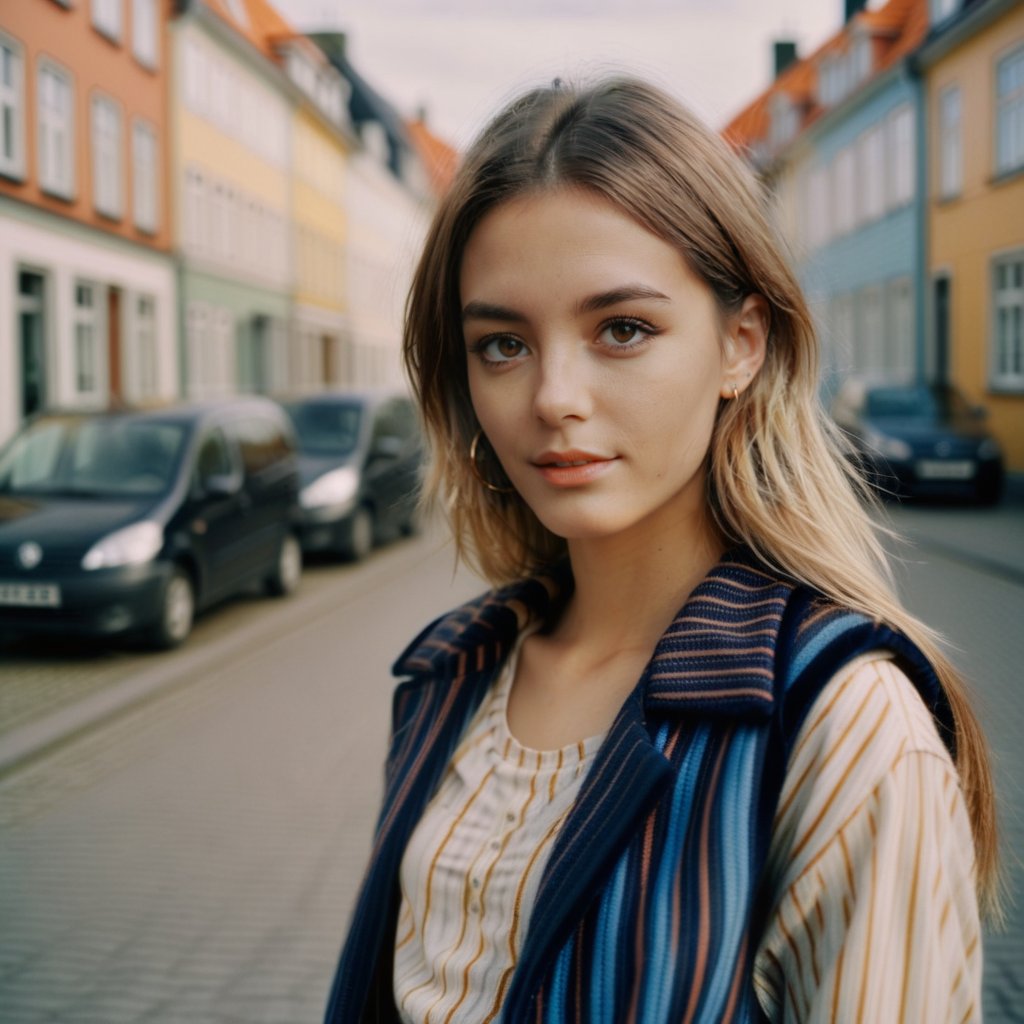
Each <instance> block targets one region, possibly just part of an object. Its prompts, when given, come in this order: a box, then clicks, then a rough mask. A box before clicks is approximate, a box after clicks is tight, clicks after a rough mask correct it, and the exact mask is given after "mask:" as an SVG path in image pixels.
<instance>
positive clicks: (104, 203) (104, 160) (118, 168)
mask: <svg viewBox="0 0 1024 1024" xmlns="http://www.w3.org/2000/svg"><path fill="white" fill-rule="evenodd" d="M90 121H91V124H90V131H91V142H92V197H93V205H94V206H95V207H96V212H97V213H101V214H103V216H104V217H110V218H113V219H114V220H120V219H121V217H122V216H124V123H123V122H124V115H123V113H122V111H121V105H120V104H119V103H118V102H117V100H115V99H114V98H113V97H111V96H107V95H106V94H105V93H101V92H94V93H93V94H92V103H91V104H90Z"/></svg>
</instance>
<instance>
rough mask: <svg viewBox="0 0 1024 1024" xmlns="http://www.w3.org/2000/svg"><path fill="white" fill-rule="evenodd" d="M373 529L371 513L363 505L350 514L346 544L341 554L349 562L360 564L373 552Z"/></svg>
mask: <svg viewBox="0 0 1024 1024" xmlns="http://www.w3.org/2000/svg"><path fill="white" fill-rule="evenodd" d="M375 528H376V527H375V524H374V521H373V513H372V512H371V511H370V510H369V508H367V507H366V506H365V505H360V506H359V508H357V509H356V510H355V512H353V513H352V527H351V529H350V530H349V535H348V544H347V545H346V546H345V548H344V550H343V551H342V554H343V555H344V556H345V557H346V558H347V559H348V560H349V561H351V562H361V561H362V560H363V559H364V558H365V557H366V556H367V555H368V554H369V553H370V552H371V551H372V550H373V540H374V530H375Z"/></svg>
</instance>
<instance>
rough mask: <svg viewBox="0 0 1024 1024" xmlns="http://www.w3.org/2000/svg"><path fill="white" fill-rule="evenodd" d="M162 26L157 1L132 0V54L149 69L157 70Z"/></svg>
mask: <svg viewBox="0 0 1024 1024" xmlns="http://www.w3.org/2000/svg"><path fill="white" fill-rule="evenodd" d="M159 42H160V25H159V22H158V21H157V7H156V0H132V53H133V54H135V59H136V60H137V61H138V62H139V63H140V64H144V65H145V66H146V67H147V68H156V66H157V65H158V64H159V62H160V57H159Z"/></svg>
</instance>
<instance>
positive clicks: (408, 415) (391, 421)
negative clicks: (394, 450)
mask: <svg viewBox="0 0 1024 1024" xmlns="http://www.w3.org/2000/svg"><path fill="white" fill-rule="evenodd" d="M415 429H416V417H415V414H414V413H413V411H412V405H411V403H409V402H408V401H406V400H405V399H402V398H392V399H389V400H388V401H386V402H385V403H384V404H383V405H381V407H380V408H379V409H378V410H377V415H376V417H375V418H374V423H373V440H374V441H377V440H378V439H380V438H382V437H394V438H398V439H399V440H401V441H408V440H409V439H410V438H411V437H412V436H413V434H414V432H415Z"/></svg>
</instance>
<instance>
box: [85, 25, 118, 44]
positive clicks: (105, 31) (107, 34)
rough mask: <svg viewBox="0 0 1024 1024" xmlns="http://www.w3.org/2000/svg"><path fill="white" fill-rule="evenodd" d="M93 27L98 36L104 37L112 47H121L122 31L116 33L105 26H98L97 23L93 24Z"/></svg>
mask: <svg viewBox="0 0 1024 1024" xmlns="http://www.w3.org/2000/svg"><path fill="white" fill-rule="evenodd" d="M92 27H93V29H94V30H95V31H96V34H97V35H100V36H102V37H103V38H104V39H106V41H107V42H108V43H110V44H111V45H112V46H120V45H121V31H120V29H118V30H116V31H115V30H114V29H109V28H105V27H104V26H103V25H97V24H96V23H95V22H93V26H92Z"/></svg>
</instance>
